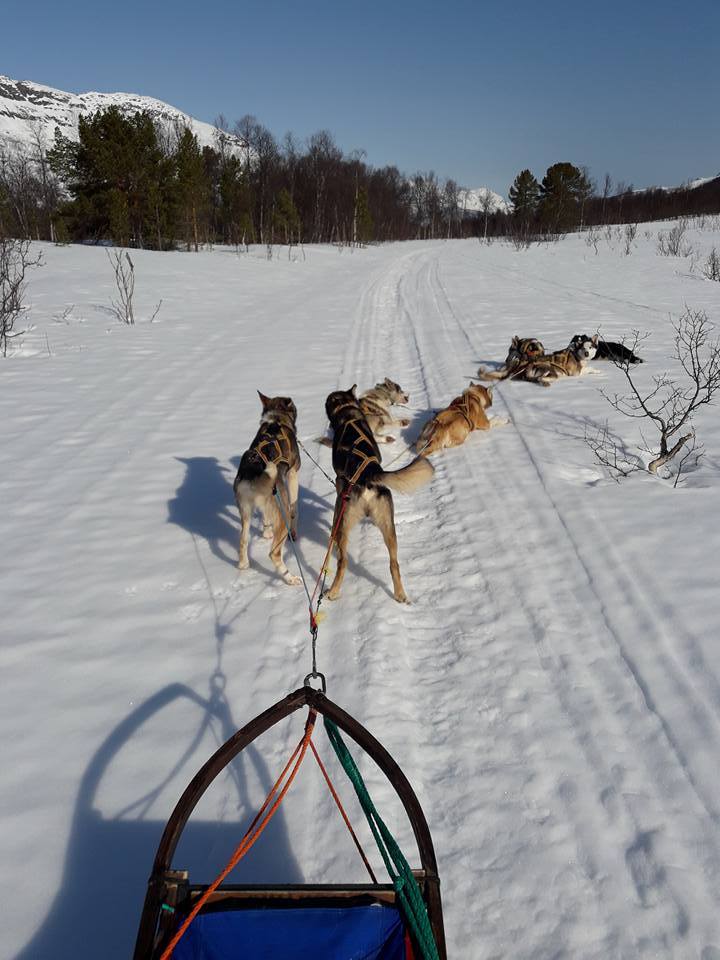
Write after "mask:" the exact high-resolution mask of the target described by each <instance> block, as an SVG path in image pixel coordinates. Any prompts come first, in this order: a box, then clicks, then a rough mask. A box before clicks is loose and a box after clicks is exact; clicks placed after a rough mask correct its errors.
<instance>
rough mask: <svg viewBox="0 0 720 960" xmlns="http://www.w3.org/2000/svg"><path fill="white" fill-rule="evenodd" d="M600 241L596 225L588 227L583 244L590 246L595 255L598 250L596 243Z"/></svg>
mask: <svg viewBox="0 0 720 960" xmlns="http://www.w3.org/2000/svg"><path fill="white" fill-rule="evenodd" d="M599 243H600V231H599V230H598V228H597V227H590V228H589V229H588V231H587V233H586V234H585V245H586V246H588V247H592V248H593V250H594V251H595V256H597V252H598V244H599Z"/></svg>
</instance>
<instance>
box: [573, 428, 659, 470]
mask: <svg viewBox="0 0 720 960" xmlns="http://www.w3.org/2000/svg"><path fill="white" fill-rule="evenodd" d="M584 439H585V443H586V444H587V445H588V447H590V449H591V450H592V452H593V454H594V455H595V459H596V460H597V461H598V463H600V464H601V465H602V466H603V467H605V468H606V470H607V471H608V474H609V475H610V476H611V477H612V479H613V480H614V481H615V482H616V483H620V481H621V480H622V478H623V477H628V476H630V474H631V473H636V472H637V471H638V470H643V469H644V467H643V465H642V461H641V460H640V457H638V456H637V454H634V453H631V452H630V451H628V449H627V447H626V446H625V444H624V443H623V441H622V440H621V439H620V438H619V437H618V436H617V435H616V434H613V433H611V432H610V428H609V427H608V424H607V422H605V424H604V425H603V426H601V427H595V429H593V430H591V429H590V428H589V427H588V426H587V425H586V426H585V438H584Z"/></svg>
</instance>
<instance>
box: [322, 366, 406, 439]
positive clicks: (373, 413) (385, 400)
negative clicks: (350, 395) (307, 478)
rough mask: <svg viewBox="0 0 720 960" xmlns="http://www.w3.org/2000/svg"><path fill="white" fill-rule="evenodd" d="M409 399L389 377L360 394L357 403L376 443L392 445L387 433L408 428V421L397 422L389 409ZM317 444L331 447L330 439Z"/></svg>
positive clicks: (400, 420) (402, 404)
mask: <svg viewBox="0 0 720 960" xmlns="http://www.w3.org/2000/svg"><path fill="white" fill-rule="evenodd" d="M409 399H410V397H409V396H408V395H407V393H406V392H405V391H404V390H403V388H402V387H401V386H400V384H399V383H395V381H394V380H391V379H390V378H389V377H385V379H384V380H381V381H380V382H379V383H376V384H375V386H374V387H371V388H370V389H369V390H366V391H365V393H362V394H360V396H359V397H358V401H357V402H358V403H359V404H360V409H361V411H362V413H363V416H364V417H365V419H366V421H367V424H368V426H369V427H370V432H371V433H372V435H373V438H374V439H375V442H376V443H394V442H395V437H393V436H390V434H389V433H388V432H387V431H388V430H392V429H393V427H408V426H410V421H409V420H408V419H406V418H405V417H402V418H400V419H399V420H397V419H396V418H395V417H394V416H393V415H392V413H391V412H390V407H395V406H407V403H408V401H409ZM318 443H322V444H323V445H324V446H326V447H331V446H332V437H320V438H318Z"/></svg>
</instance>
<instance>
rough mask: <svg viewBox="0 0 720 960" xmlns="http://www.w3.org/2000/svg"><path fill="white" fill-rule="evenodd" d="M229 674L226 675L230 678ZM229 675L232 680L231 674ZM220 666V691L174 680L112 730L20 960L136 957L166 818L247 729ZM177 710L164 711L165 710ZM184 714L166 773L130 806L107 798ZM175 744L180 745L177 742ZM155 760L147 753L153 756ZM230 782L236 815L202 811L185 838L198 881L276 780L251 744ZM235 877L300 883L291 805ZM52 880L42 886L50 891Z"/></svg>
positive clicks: (160, 758)
mask: <svg viewBox="0 0 720 960" xmlns="http://www.w3.org/2000/svg"><path fill="white" fill-rule="evenodd" d="M220 676H221V677H222V675H220ZM223 679H224V678H223ZM223 689H224V682H218V673H217V672H216V674H215V675H214V676H213V678H212V679H211V682H210V693H209V695H208V696H207V697H205V696H202V695H200V694H198V693H196V692H195V691H194V690H192V689H191V688H190V687H188V686H186V685H185V684H181V683H171V684H169V685H167V686H165V687H164V688H162V689H160V690H159V691H158V692H157V693H155V694H153V695H152V696H150V697H149V698H148V699H147V700H145V701H144V702H143V703H141V704H140V705H139V706H137V707H136V708H135V709H133V710H132V711H131V712H130V713H129V714H128V715H127V716H125V717H124V718H123V719H122V720H120V722H119V723H118V724H117V726H115V728H114V729H112V730H111V731H110V733H109V734H108V736H107V737H106V738H105V740H104V741H103V742H102V744H101V745H100V746H99V748H98V749H97V751H96V752H95V754H94V755H93V756H92V757H91V758H90V760H89V763H88V765H87V767H86V769H85V772H84V774H83V776H82V779H81V780H80V785H79V789H78V793H77V798H76V801H75V809H74V812H73V816H72V821H71V823H70V826H69V830H68V842H67V851H66V856H65V864H64V867H63V872H62V876H61V877H60V879H59V883H58V889H57V893H56V894H55V900H54V902H53V903H52V904H51V906H50V907H49V910H48V913H47V916H46V918H45V920H44V921H43V922H42V924H41V925H40V927H39V929H38V930H37V931H36V932H35V934H34V935H33V937H32V939H31V940H30V942H29V943H27V945H26V946H25V947H23V948H22V949H21V951H20V952H19V953H18V954H17V955H16V957H15V960H48V958H50V957H52V958H53V960H78V958H79V957H103V958H104V960H127V958H128V957H130V956H132V951H133V945H134V942H135V936H136V934H137V928H138V923H139V920H140V912H141V909H142V905H143V900H144V896H145V891H146V885H147V879H148V876H149V875H150V870H151V867H152V862H153V859H154V856H155V851H156V848H157V845H158V843H159V841H160V837H161V834H162V831H163V829H164V827H165V820H166V817H168V816H169V814H170V812H171V806H170V805H171V804H173V803H174V802H175V796H174V794H173V791H174V790H176V791H177V796H178V797H179V795H180V792H181V791H182V789H183V788H184V786H185V783H187V782H188V781H189V780H190V778H191V776H192V775H194V773H195V772H196V770H197V769H198V768H199V767H200V766H201V764H202V763H204V762H205V760H207V759H208V756H209V754H210V752H212V751H213V750H215V749H216V745H219V744H220V743H222V742H224V741H225V740H227V739H228V738H229V737H231V736H232V735H233V734H234V733H235V732H236V730H237V726H236V724H235V721H234V719H233V716H232V713H231V711H230V707H229V704H228V702H227V700H226V699H225V697H224V695H223V692H222V691H223ZM167 710H172V711H173V713H172V714H167V715H166V716H165V717H163V716H162V715H163V712H164V711H167ZM178 710H181V711H182V717H183V723H182V724H180V725H177V724H176V723H173V727H172V728H173V730H174V731H175V732H174V735H173V738H172V743H171V744H169V745H168V747H169V749H168V750H166V751H161V752H159V753H158V754H157V756H156V758H155V761H156V763H155V767H156V773H155V775H154V777H153V780H152V782H151V784H150V785H149V786H143V787H142V788H138V789H139V790H142V791H143V792H142V795H140V796H138V797H137V798H136V799H135V800H134V801H132V802H131V803H129V804H127V803H126V804H125V805H124V806H122V808H120V806H121V805H119V804H115V809H113V810H112V812H108V811H107V810H106V809H105V808H107V807H108V806H113V804H112V801H111V800H108V799H107V794H108V792H109V788H108V786H107V785H106V786H105V787H103V784H104V783H105V784H112V782H118V778H119V777H122V776H123V773H124V772H125V773H130V772H131V771H132V769H133V764H134V762H135V761H134V752H135V751H139V753H138V756H142V751H143V750H147V743H148V740H147V737H148V736H149V737H151V738H154V739H155V740H158V739H159V737H161V736H163V735H164V734H165V733H166V732H167V727H168V722H170V721H171V720H175V719H176V718H177V716H178ZM172 748H174V749H172ZM146 759H147V756H146ZM226 770H227V773H228V774H229V777H228V778H226V779H223V778H221V779H222V789H223V790H225V791H226V793H227V795H228V804H227V808H228V809H229V810H230V811H232V813H231V814H230V816H229V818H228V820H227V822H216V821H213V820H206V819H203V817H202V816H201V815H199V814H198V815H192V816H191V817H190V820H189V821H188V823H187V825H186V827H185V830H184V832H183V835H182V837H181V839H180V843H179V845H178V850H177V853H176V856H175V857H174V858H173V865H174V866H177V867H179V868H183V869H189V870H190V876H191V878H192V879H194V880H200V881H205V880H208V881H209V880H211V879H212V878H213V877H214V876H215V875H216V874H217V873H219V871H220V869H221V868H222V866H223V865H224V863H225V861H226V860H227V858H228V856H229V855H230V853H231V852H232V850H233V849H234V848H235V846H236V845H237V843H238V841H239V839H240V837H241V836H242V833H243V831H244V829H245V824H246V821H247V820H249V818H250V816H252V813H253V812H254V809H255V807H256V804H257V798H256V797H255V789H257V787H255V788H254V789H253V796H252V797H251V796H250V794H249V789H248V783H249V782H250V778H252V782H253V783H255V784H258V785H259V788H260V790H261V791H263V792H265V793H267V792H268V791H269V790H270V787H271V785H272V781H273V777H272V776H271V774H270V771H269V769H268V768H267V766H266V764H265V761H264V760H263V758H262V756H261V754H260V752H259V751H258V750H257V749H256V748H255V747H254V746H252V745H251V746H249V747H248V748H247V749H245V750H244V751H242V753H241V754H239V755H238V757H236V758H235V760H234V761H233V762H232V763H231V764H230V765H229V766H228V767H227V768H226ZM232 879H233V882H235V883H277V882H281V883H300V882H302V880H303V876H302V872H301V870H300V867H299V865H298V863H297V860H296V859H295V856H294V854H293V851H292V846H291V843H290V840H289V836H288V831H287V825H286V821H285V817H284V814H283V812H282V810H279V811H278V813H277V814H276V815H275V816H274V817H273V820H272V822H271V823H270V824H269V826H268V829H267V831H266V832H265V834H264V835H263V838H262V841H261V842H260V843H258V844H257V846H256V847H255V848H253V853H252V855H251V856H249V857H248V858H247V859H246V860H243V861H242V862H241V863H240V864H239V865H238V867H237V868H236V870H235V871H234V872H233V876H232ZM46 885H47V878H43V877H40V878H38V882H37V883H36V884H35V893H34V896H35V897H39V896H42V891H43V890H44V889H45V887H46Z"/></svg>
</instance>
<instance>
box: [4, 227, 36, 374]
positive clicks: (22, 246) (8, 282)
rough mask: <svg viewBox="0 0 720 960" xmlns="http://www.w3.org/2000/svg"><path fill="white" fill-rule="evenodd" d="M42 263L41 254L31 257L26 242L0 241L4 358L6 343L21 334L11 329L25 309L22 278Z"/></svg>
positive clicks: (28, 245)
mask: <svg viewBox="0 0 720 960" xmlns="http://www.w3.org/2000/svg"><path fill="white" fill-rule="evenodd" d="M41 263H42V254H37V256H32V255H31V253H30V242H29V241H28V240H10V239H3V238H0V351H1V352H2V355H3V356H4V357H6V356H7V351H8V346H9V341H10V340H12V339H13V338H14V337H17V336H19V335H20V334H21V333H22V332H23V331H21V330H18V331H16V330H15V329H14V327H15V322H16V320H17V319H18V317H19V316H20V315H21V314H22V313H23V311H24V310H25V307H24V305H23V300H24V297H25V287H26V281H25V275H26V273H27V271H28V270H30V269H31V268H32V267H37V266H39V265H40V264H41Z"/></svg>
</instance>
